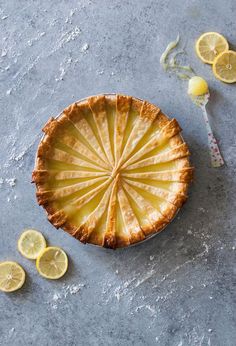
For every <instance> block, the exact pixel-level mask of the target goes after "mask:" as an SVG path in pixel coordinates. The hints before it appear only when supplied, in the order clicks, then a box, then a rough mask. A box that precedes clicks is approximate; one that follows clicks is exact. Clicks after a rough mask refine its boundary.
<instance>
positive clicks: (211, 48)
mask: <svg viewBox="0 0 236 346" xmlns="http://www.w3.org/2000/svg"><path fill="white" fill-rule="evenodd" d="M195 48H196V52H197V55H198V57H199V58H200V59H201V60H202V61H203V62H205V63H207V64H213V61H214V59H215V58H216V57H217V56H218V55H219V54H220V53H222V52H224V51H226V50H228V49H229V45H228V42H227V41H226V39H225V38H224V36H222V35H220V34H218V33H217V32H206V33H205V34H202V35H201V36H200V37H199V39H198V40H197V42H196V46H195Z"/></svg>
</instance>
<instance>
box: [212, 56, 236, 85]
mask: <svg viewBox="0 0 236 346" xmlns="http://www.w3.org/2000/svg"><path fill="white" fill-rule="evenodd" d="M212 68H213V73H214V75H215V76H216V78H218V79H219V80H221V81H222V82H225V83H235V82H236V52H234V51H232V50H228V51H227V52H223V53H221V54H219V55H218V56H217V58H216V59H215V60H214V63H213V66H212Z"/></svg>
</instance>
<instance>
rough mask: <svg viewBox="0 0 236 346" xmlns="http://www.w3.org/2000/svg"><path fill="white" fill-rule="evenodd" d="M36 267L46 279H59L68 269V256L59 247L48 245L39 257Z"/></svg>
mask: <svg viewBox="0 0 236 346" xmlns="http://www.w3.org/2000/svg"><path fill="white" fill-rule="evenodd" d="M36 267H37V270H38V272H39V274H40V275H42V276H43V277H45V278H46V279H59V278H61V277H62V276H63V275H64V274H65V273H66V271H67V268H68V257H67V255H66V253H65V252H64V251H63V250H62V249H60V248H59V247H47V248H46V249H45V250H43V252H41V254H40V255H39V257H38V258H37V260H36Z"/></svg>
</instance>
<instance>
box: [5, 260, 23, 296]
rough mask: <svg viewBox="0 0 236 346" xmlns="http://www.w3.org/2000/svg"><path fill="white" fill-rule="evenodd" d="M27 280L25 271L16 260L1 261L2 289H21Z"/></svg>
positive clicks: (6, 290) (11, 290)
mask: <svg viewBox="0 0 236 346" xmlns="http://www.w3.org/2000/svg"><path fill="white" fill-rule="evenodd" d="M24 282H25V271H24V269H23V268H22V267H21V266H20V265H19V264H18V263H16V262H10V261H7V262H1V263H0V291H3V292H14V291H16V290H18V289H20V288H21V287H22V286H23V285H24Z"/></svg>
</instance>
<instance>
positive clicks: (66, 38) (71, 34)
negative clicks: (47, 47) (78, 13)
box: [59, 26, 81, 47]
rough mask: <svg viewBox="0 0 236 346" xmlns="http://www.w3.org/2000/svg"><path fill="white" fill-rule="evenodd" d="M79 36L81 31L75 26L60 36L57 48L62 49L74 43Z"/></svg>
mask: <svg viewBox="0 0 236 346" xmlns="http://www.w3.org/2000/svg"><path fill="white" fill-rule="evenodd" d="M80 34H81V29H80V28H79V27H78V26H75V27H74V29H72V30H70V31H68V32H66V33H64V34H62V36H61V39H60V43H59V47H62V46H63V45H64V44H66V43H69V42H71V41H74V40H75V39H76V38H77V37H78V36H79V35H80Z"/></svg>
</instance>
